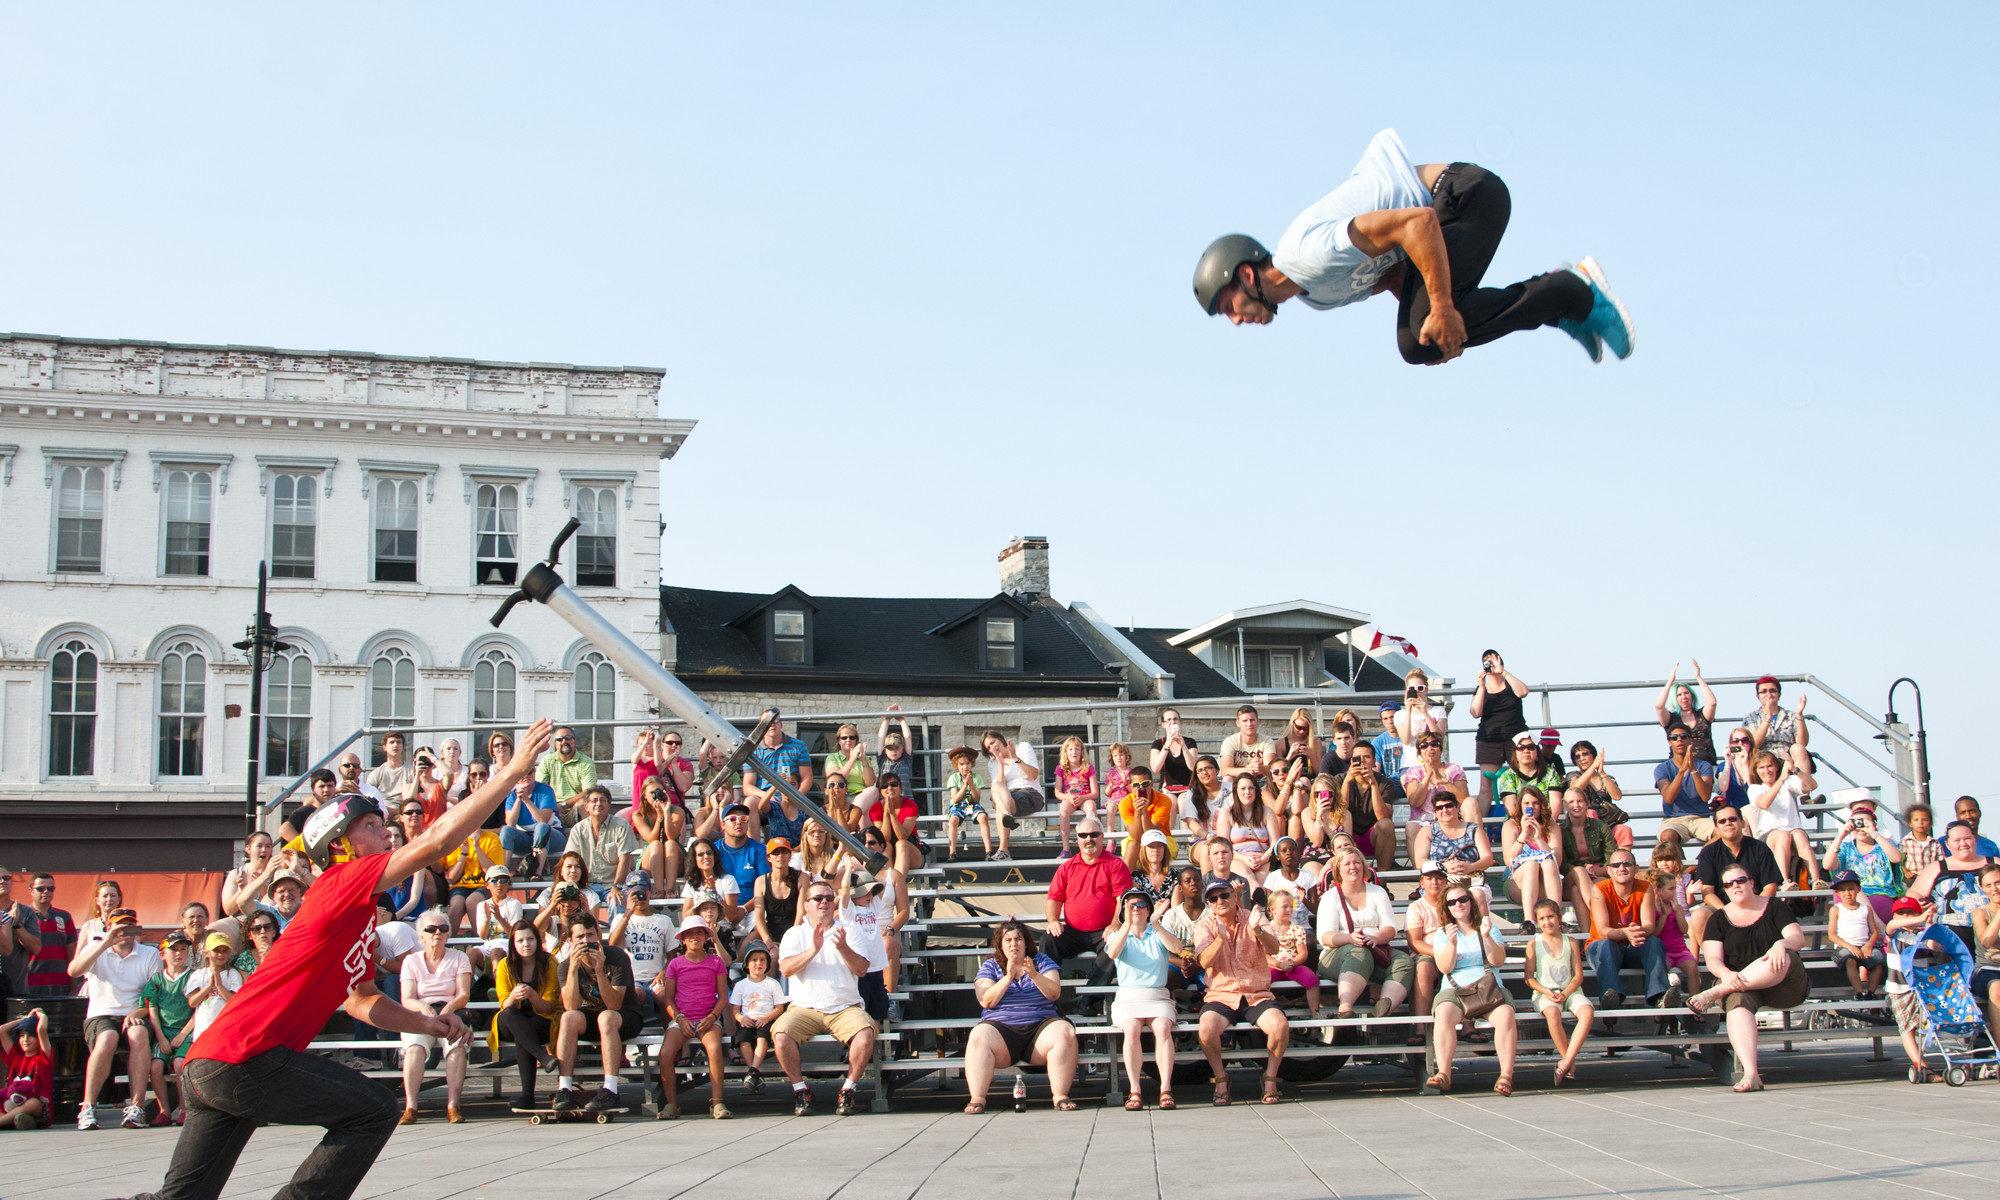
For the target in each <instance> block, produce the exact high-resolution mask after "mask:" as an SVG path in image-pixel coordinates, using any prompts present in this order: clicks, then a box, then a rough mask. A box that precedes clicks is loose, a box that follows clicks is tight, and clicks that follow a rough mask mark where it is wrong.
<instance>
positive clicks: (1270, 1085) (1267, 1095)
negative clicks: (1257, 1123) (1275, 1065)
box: [1263, 1075, 1279, 1104]
mask: <svg viewBox="0 0 2000 1200" xmlns="http://www.w3.org/2000/svg"><path fill="white" fill-rule="evenodd" d="M1278 1100H1279V1097H1278V1081H1277V1080H1276V1079H1273V1078H1271V1077H1270V1076H1269V1075H1266V1076H1265V1077H1264V1096H1263V1103H1265V1104H1276V1103H1278Z"/></svg>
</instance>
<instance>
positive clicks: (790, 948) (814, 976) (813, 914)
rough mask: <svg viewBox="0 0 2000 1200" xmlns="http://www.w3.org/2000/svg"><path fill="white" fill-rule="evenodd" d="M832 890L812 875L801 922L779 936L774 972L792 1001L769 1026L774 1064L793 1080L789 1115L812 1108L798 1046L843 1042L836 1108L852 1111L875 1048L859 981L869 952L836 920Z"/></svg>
mask: <svg viewBox="0 0 2000 1200" xmlns="http://www.w3.org/2000/svg"><path fill="white" fill-rule="evenodd" d="M835 899H836V893H835V892H834V887H833V885H832V884H831V883H828V882H826V881H825V880H823V879H815V880H813V881H812V883H811V884H809V885H808V886H807V887H806V894H805V898H804V904H805V908H804V909H803V910H802V911H801V913H800V918H799V923H798V924H797V925H794V926H792V927H791V929H789V930H787V931H786V933H785V936H784V937H782V938H780V939H779V941H778V973H779V974H781V975H783V976H784V977H785V980H786V982H787V984H788V985H789V991H790V994H791V1004H790V1005H789V1006H788V1007H787V1008H786V1009H785V1014H784V1015H783V1016H781V1017H779V1018H778V1020H777V1023H776V1024H775V1025H773V1026H772V1027H771V1033H772V1040H773V1041H774V1043H775V1044H776V1049H777V1051H778V1065H779V1066H781V1067H783V1068H784V1071H785V1078H786V1079H787V1080H789V1081H790V1082H791V1085H792V1115H793V1116H795V1117H802V1116H805V1115H806V1114H807V1113H809V1112H811V1111H812V1089H811V1088H809V1087H808V1086H807V1085H806V1079H805V1075H804V1073H803V1072H801V1071H800V1070H799V1048H800V1046H802V1045H803V1044H804V1043H806V1042H809V1041H811V1040H812V1039H813V1038H815V1037H817V1036H819V1035H820V1034H822V1033H824V1034H828V1035H830V1036H832V1037H833V1038H834V1039H835V1040H836V1041H839V1042H841V1043H843V1044H845V1045H846V1047H847V1078H845V1079H843V1080H842V1081H841V1084H840V1099H839V1100H838V1101H837V1102H836V1103H835V1105H834V1112H835V1113H836V1114H838V1115H840V1116H843V1117H844V1116H847V1115H848V1114H849V1113H852V1112H853V1111H854V1088H855V1085H856V1084H857V1083H859V1082H860V1081H861V1072H862V1071H864V1070H866V1069H867V1067H868V1056H869V1055H870V1054H872V1053H874V1050H875V1022H874V1021H872V1020H870V1019H869V1018H868V1012H867V1010H866V1009H864V1008H862V1006H861V990H860V987H859V986H858V984H857V982H856V981H857V980H858V979H859V978H860V976H861V975H863V974H865V973H866V972H867V970H868V957H867V955H866V954H865V953H863V952H862V951H861V950H859V949H857V948H855V947H854V946H851V945H849V944H848V941H847V931H846V930H845V929H843V928H841V927H840V925H839V924H838V923H837V922H836V921H835V919H834V918H835V917H836V915H837V910H836V909H835V907H834V901H835Z"/></svg>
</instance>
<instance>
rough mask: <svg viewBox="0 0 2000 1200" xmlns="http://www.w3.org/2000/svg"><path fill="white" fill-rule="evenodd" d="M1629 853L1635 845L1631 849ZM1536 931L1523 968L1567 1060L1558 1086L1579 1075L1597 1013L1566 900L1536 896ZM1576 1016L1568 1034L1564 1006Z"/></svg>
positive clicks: (1561, 1063)
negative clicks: (1567, 921)
mask: <svg viewBox="0 0 2000 1200" xmlns="http://www.w3.org/2000/svg"><path fill="white" fill-rule="evenodd" d="M1628 853H1629V851H1628ZM1534 919H1535V936H1534V937H1531V938H1529V939H1528V962H1527V966H1526V968H1525V969H1524V971H1523V974H1524V976H1525V977H1526V979H1527V982H1528V990H1529V991H1530V992H1532V993H1533V994H1534V997H1535V1007H1536V1008H1538V1009H1540V1010H1541V1014H1542V1019H1543V1020H1544V1021H1546V1022H1547V1023H1548V1026H1549V1040H1550V1041H1552V1042H1554V1043H1555V1044H1556V1053H1557V1054H1558V1055H1560V1056H1561V1061H1559V1062H1557V1063H1556V1075H1555V1086H1557V1087H1561V1086H1562V1085H1563V1084H1564V1083H1565V1082H1567V1081H1573V1080H1575V1078H1576V1059H1577V1055H1579V1054H1581V1053H1582V1052H1583V1042H1584V1039H1585V1038H1587V1037H1589V1036H1590V1022H1591V1020H1592V1019H1593V1018H1594V1017H1595V1016H1596V1014H1597V1008H1596V1006H1595V1005H1593V1004H1591V1002H1590V997H1589V996H1587V995H1585V994H1584V991H1583V954H1582V952H1581V951H1579V950H1578V949H1577V945H1576V943H1575V942H1574V941H1571V940H1570V938H1569V936H1568V935H1567V934H1565V933H1564V932H1563V927H1562V905H1560V904H1558V903H1556V902H1555V901H1554V900H1538V901H1536V902H1535V911H1534ZM1564 1009H1568V1010H1569V1012H1570V1015H1572V1016H1574V1017H1575V1018H1576V1033H1575V1034H1573V1035H1570V1036H1567V1037H1566V1036H1564V1034H1563V1021H1562V1015H1563V1010H1564Z"/></svg>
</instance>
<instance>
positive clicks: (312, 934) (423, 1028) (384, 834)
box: [156, 720, 553, 1200]
mask: <svg viewBox="0 0 2000 1200" xmlns="http://www.w3.org/2000/svg"><path fill="white" fill-rule="evenodd" d="M552 729H553V726H552V725H550V723H549V722H548V721H545V720H544V721H537V722H535V724H534V726H533V727H532V728H530V729H529V730H528V732H527V733H526V734H524V735H523V736H522V738H521V740H520V743H519V744H518V745H517V746H516V747H515V751H514V757H513V758H511V759H509V760H508V764H507V766H506V767H504V768H502V769H501V770H500V771H498V772H497V773H496V774H495V775H494V776H493V778H492V779H489V780H488V781H487V782H486V783H485V784H484V785H483V786H481V787H480V788H479V790H478V791H476V792H474V793H472V795H470V796H468V797H467V798H466V799H465V800H464V801H462V802H460V803H459V804H456V805H454V806H452V807H451V808H450V809H448V810H446V812H445V814H444V815H443V816H442V817H440V818H438V820H437V821H436V822H435V823H433V824H432V825H431V826H430V828H428V829H426V830H424V832H423V833H422V834H420V835H418V836H417V837H416V838H414V839H413V840H411V841H410V842H409V843H408V844H407V845H405V846H403V847H402V848H401V849H397V850H391V849H390V848H389V834H388V830H387V829H386V828H384V826H383V824H382V816H381V813H380V811H379V810H378V809H377V808H376V807H375V805H374V803H373V802H372V801H370V800H367V799H364V798H363V797H360V796H340V797H338V798H337V799H335V800H334V801H333V802H331V803H328V804H324V805H321V806H320V807H319V808H318V809H316V810H314V812H313V814H312V816H311V817H310V818H308V819H307V821H306V827H305V832H304V833H303V834H301V835H300V836H299V837H298V838H297V839H295V840H294V841H293V842H291V843H290V847H291V848H293V849H298V850H303V851H304V852H305V854H306V855H307V857H309V858H311V859H312V860H313V862H314V864H315V865H317V866H319V867H321V868H323V869H324V874H322V875H321V876H320V877H319V878H318V879H317V880H315V881H314V882H313V885H312V887H311V888H310V889H308V890H307V892H306V898H305V902H304V904H303V905H301V906H300V908H299V911H298V915H297V916H295V917H293V918H292V921H291V923H290V924H289V925H287V926H285V932H284V935H283V936H282V937H280V938H279V939H278V940H277V942H276V943H275V944H274V945H273V947H272V949H271V952H270V954H269V955H267V956H266V957H265V959H264V961H263V962H262V963H261V964H259V965H258V967H257V971H256V973H255V974H254V975H252V976H251V977H250V982H248V983H246V984H244V985H243V988H242V990H241V991H239V992H237V993H236V995H235V997H234V998H233V999H232V1000H230V1002H229V1004H228V1006H227V1007H226V1008H224V1009H223V1010H222V1013H221V1015H219V1016H217V1017H216V1018H215V1022H214V1024H212V1025H210V1026H209V1027H208V1029H207V1030H206V1031H205V1032H204V1033H203V1034H202V1035H201V1036H200V1037H199V1038H197V1039H196V1040H195V1043H194V1048H193V1049H192V1050H190V1051H188V1056H187V1057H188V1062H187V1066H186V1067H185V1068H184V1069H183V1072H182V1075H181V1086H182V1089H183V1090H184V1092H185V1094H186V1098H187V1124H186V1126H185V1127H184V1128H183V1129H182V1130H181V1137H180V1142H179V1143H178V1144H177V1145H176V1146H175V1147H174V1157H173V1161H172V1162H171V1163H170V1164H169V1165H168V1167H167V1178H166V1182H165V1183H164V1184H163V1185H162V1186H161V1188H160V1191H159V1192H158V1193H156V1195H158V1196H160V1197H162V1198H164V1200H214V1197H216V1196H218V1195H220V1194H221V1192H222V1188H223V1185H224V1184H226V1183H228V1182H229V1175H230V1172H231V1171H233V1170H234V1169H235V1167H236V1159H237V1157H238V1156H239V1155H241V1154H242V1153H243V1147H244V1145H245V1144H246V1143H248V1142H249V1140H250V1135H251V1133H253V1132H255V1130H256V1128H257V1126H258V1125H260V1124H279V1125H320V1126H323V1127H325V1129H326V1137H324V1138H322V1139H321V1140H320V1144H319V1145H318V1146H317V1147H315V1148H314V1150H313V1152H312V1153H311V1154H308V1155H307V1156H306V1160H305V1161H304V1162H303V1163H300V1164H299V1169H298V1172H297V1173H296V1174H294V1175H293V1176H292V1182H291V1183H290V1184H289V1185H288V1186H286V1187H284V1188H282V1189H280V1190H279V1193H278V1194H279V1195H281V1196H285V1197H287V1200H321V1198H324V1200H345V1197H347V1196H351V1195H353V1194H354V1189H355V1188H357V1187H359V1186H360V1184H361V1180H362V1179H363V1178H364V1177H365V1176H366V1175H367V1174H368V1169H369V1168H370V1167H372V1166H373V1165H374V1164H375V1156H376V1155H378V1154H380V1153H381V1152H382V1147H383V1145H385V1144H386V1143H387V1142H388V1140H389V1135H390V1134H391V1133H392V1132H394V1131H395V1128H396V1118H397V1117H398V1116H399V1115H401V1104H400V1102H399V1101H398V1100H397V1099H396V1097H395V1095H394V1094H393V1093H392V1092H391V1091H390V1090H389V1089H388V1088H385V1087H382V1086H380V1085H379V1084H375V1083H371V1082H370V1081H369V1080H367V1079H366V1078H364V1077H363V1076H362V1075H361V1074H359V1073H358V1072H356V1071H352V1070H350V1069H348V1068H346V1067H343V1066H340V1065H338V1064H336V1063H334V1062H333V1061H331V1060H329V1059H326V1058H323V1057H321V1056H319V1055H315V1054H310V1053H307V1051H306V1046H307V1044H308V1043H310V1042H311V1041H312V1039H313V1035H314V1034H316V1033H318V1032H319V1031H320V1028H321V1026H323V1025H325V1024H326V1020H327V1018H328V1017H330V1016H332V1015H333V1013H334V1010H335V1009H345V1010H346V1011H347V1013H348V1014H349V1015H350V1016H353V1017H354V1018H356V1019H357V1020H361V1021H365V1022H367V1023H368V1024H370V1025H373V1026H374V1027H376V1028H377V1029H384V1030H389V1031H391V1032H395V1033H421V1034H426V1035H429V1036H431V1037H436V1038H444V1039H449V1040H451V1041H464V1040H465V1039H466V1038H467V1037H468V1036H469V1033H468V1031H467V1030H466V1027H465V1024H464V1022H462V1021H460V1020H459V1018H458V1016H457V1014H455V1013H445V1014H443V1015H440V1016H431V1015H430V1014H428V1013H420V1012H416V1011H413V1010H411V1009H407V1008H404V1007H403V1006H402V1005H401V1004H398V1003H397V1002H396V1001H395V1000H393V999H391V998H390V997H388V996H384V995H382V994H381V993H380V992H378V991H376V990H375V897H376V895H377V894H379V893H382V892H386V891H388V890H389V889H390V888H393V887H395V886H396V885H397V884H399V883H401V882H402V881H403V880H405V879H408V878H409V877H410V876H411V875H413V874H415V873H416V872H418V871H420V870H423V869H424V868H425V867H427V866H428V865H429V864H431V863H433V862H436V861H437V860H439V859H441V858H443V857H444V856H445V855H446V854H447V853H449V852H451V851H452V850H453V849H455V848H457V847H459V846H462V845H464V844H465V840H466V839H467V838H468V837H471V836H472V835H473V834H474V833H475V832H477V831H478V829H479V827H480V825H481V824H482V823H484V821H485V820H486V818H487V816H488V815H489V814H491V813H492V812H493V811H494V810H495V809H497V808H499V807H500V802H501V801H502V800H504V799H506V797H507V794H508V793H509V792H511V791H512V790H513V789H514V784H515V783H516V782H518V781H519V780H520V779H522V778H524V777H526V776H528V775H530V774H532V773H533V772H534V769H535V763H536V761H537V760H538V759H539V758H540V757H541V754H542V751H543V750H545V749H547V748H548V744H549V734H550V732H551V730H552Z"/></svg>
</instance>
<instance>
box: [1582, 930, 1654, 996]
mask: <svg viewBox="0 0 2000 1200" xmlns="http://www.w3.org/2000/svg"><path fill="white" fill-rule="evenodd" d="M1584 956H1585V957H1586V958H1588V959H1590V969H1591V970H1592V971H1594V972H1595V973H1596V974H1597V990H1598V991H1600V992H1617V993H1619V994H1620V995H1623V994H1624V991H1625V988H1624V985H1622V984H1620V983H1619V982H1618V973H1619V972H1620V971H1622V970H1623V969H1625V968H1626V967H1638V968H1639V969H1641V970H1643V971H1644V972H1645V973H1646V999H1648V1000H1658V999H1659V998H1660V997H1661V996H1664V995H1666V993H1667V947H1666V945H1665V944H1664V943H1662V942H1661V941H1660V939H1659V938H1656V937H1649V938H1647V939H1646V940H1645V941H1644V942H1642V943H1641V944H1639V945H1637V946H1634V945H1631V944H1630V943H1628V942H1614V941H1612V940H1611V939H1610V938H1599V939H1598V940H1597V941H1594V942H1592V943H1590V945H1588V946H1586V947H1585V948H1584Z"/></svg>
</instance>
